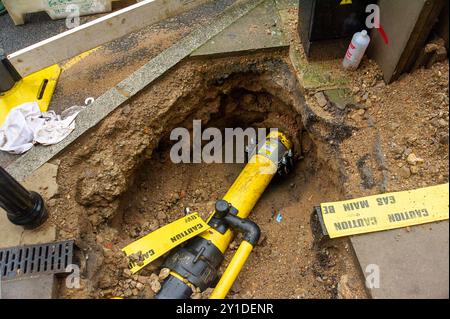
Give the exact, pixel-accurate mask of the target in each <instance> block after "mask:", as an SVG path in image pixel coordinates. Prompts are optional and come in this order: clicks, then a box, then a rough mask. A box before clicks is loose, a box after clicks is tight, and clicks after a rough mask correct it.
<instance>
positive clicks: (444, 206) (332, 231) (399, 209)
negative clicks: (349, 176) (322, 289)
mask: <svg viewBox="0 0 450 319" xmlns="http://www.w3.org/2000/svg"><path fill="white" fill-rule="evenodd" d="M448 195H449V184H448V183H447V184H444V185H438V186H432V187H427V188H421V189H416V190H410V191H404V192H397V193H388V194H382V195H375V196H369V197H364V198H359V199H353V200H348V201H343V202H334V203H324V204H321V210H322V217H323V221H324V224H325V228H326V230H327V232H328V235H329V236H330V238H336V237H343V236H351V235H357V234H363V233H370V232H377V231H383V230H389V229H396V228H403V227H408V226H413V225H419V224H425V223H430V222H436V221H441V220H447V219H448V217H449V206H448V205H449V199H448Z"/></svg>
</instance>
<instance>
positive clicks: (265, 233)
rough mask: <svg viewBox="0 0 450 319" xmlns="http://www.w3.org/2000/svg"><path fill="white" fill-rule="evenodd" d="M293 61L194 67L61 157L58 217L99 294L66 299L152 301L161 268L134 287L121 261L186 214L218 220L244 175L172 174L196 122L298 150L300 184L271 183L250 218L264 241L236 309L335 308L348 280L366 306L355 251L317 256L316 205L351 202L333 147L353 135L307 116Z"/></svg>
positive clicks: (223, 169) (252, 58) (194, 170)
mask: <svg viewBox="0 0 450 319" xmlns="http://www.w3.org/2000/svg"><path fill="white" fill-rule="evenodd" d="M285 53H286V52H284V51H282V52H281V53H280V52H275V53H269V52H263V53H254V54H248V55H246V56H236V57H217V58H211V59H210V60H208V61H205V60H202V59H193V60H189V61H185V62H183V63H182V64H181V65H179V66H178V67H176V68H174V69H172V70H170V71H169V72H168V73H167V74H166V75H165V76H164V77H163V78H162V79H160V80H159V81H158V82H156V83H154V84H153V85H151V86H150V87H148V88H147V89H145V90H144V91H143V92H141V93H140V94H139V95H137V96H136V97H135V98H133V99H132V100H131V101H130V102H129V103H127V104H125V105H123V106H122V107H121V108H120V109H119V110H117V111H116V112H114V113H113V114H112V115H111V116H109V117H108V118H106V119H105V120H104V121H103V122H102V123H101V124H100V125H99V126H98V127H96V128H95V129H94V130H92V131H91V132H90V133H89V134H88V136H85V137H83V138H82V139H80V141H79V142H78V143H76V145H75V146H73V147H72V148H70V149H69V150H68V151H67V152H66V153H65V154H62V155H61V156H60V159H61V164H60V174H59V176H58V183H59V184H60V187H61V193H63V192H64V194H67V195H66V196H64V197H61V198H60V199H59V200H58V202H57V204H56V205H55V208H54V209H53V212H52V213H53V216H54V218H55V220H56V222H57V223H62V224H63V225H66V226H65V228H64V231H63V232H62V236H64V237H76V238H79V239H78V241H77V246H79V247H81V249H82V251H83V250H84V253H85V254H86V256H87V257H88V258H86V263H85V264H84V265H82V274H83V276H84V279H85V280H86V282H89V284H87V283H86V284H85V285H84V286H83V288H82V289H79V290H78V291H70V290H68V289H64V288H63V289H62V290H61V292H60V294H61V295H62V296H63V297H86V296H90V297H98V298H108V297H117V296H121V297H127V298H153V296H154V294H155V290H158V285H160V284H157V283H156V282H154V281H155V280H156V281H158V276H155V274H156V275H158V274H159V271H160V270H161V263H162V260H163V258H160V259H158V260H157V261H155V262H154V263H152V264H150V265H149V266H147V267H146V268H144V269H143V270H142V271H141V272H140V273H139V274H138V275H136V276H131V275H129V274H128V273H127V271H126V268H127V265H128V263H127V260H126V258H124V256H123V255H122V254H121V252H120V249H121V248H123V247H125V246H126V245H127V244H129V243H131V242H133V241H135V240H136V239H138V238H140V237H142V236H144V235H146V234H148V233H150V232H152V231H154V230H156V229H158V228H159V227H162V226H164V225H166V224H167V223H170V222H172V221H174V220H176V219H178V218H181V217H182V216H184V212H185V210H186V208H189V209H190V210H191V211H195V212H198V213H199V214H200V215H201V216H202V217H203V218H204V219H206V218H208V216H209V215H210V214H211V212H212V210H213V209H214V203H215V201H217V200H219V199H221V198H222V197H223V196H224V194H225V193H226V192H227V190H228V188H229V187H230V186H231V185H232V183H233V182H234V180H235V179H236V177H237V176H238V175H239V173H240V172H241V170H242V169H243V167H244V165H245V164H243V163H240V164H227V163H211V164H208V163H204V162H202V163H196V164H192V163H174V162H173V161H172V159H171V156H170V153H171V148H172V147H173V145H174V143H175V142H174V141H172V140H171V139H170V135H171V132H172V131H173V130H174V129H176V128H185V129H187V130H188V131H189V132H190V135H191V136H192V134H193V126H194V123H195V122H194V121H201V125H202V128H203V129H207V128H216V129H218V130H219V131H220V132H222V133H224V131H225V130H226V129H227V128H231V129H236V128H242V129H243V130H245V129H247V128H254V129H258V128H267V129H269V128H276V129H278V130H280V131H281V132H283V133H284V134H286V135H287V136H288V138H289V139H290V140H291V141H292V143H293V145H294V146H293V148H294V154H295V160H296V165H295V168H294V170H293V172H291V174H289V175H288V176H286V177H284V178H277V179H275V180H273V182H272V183H271V185H269V187H268V188H267V189H266V191H265V192H264V194H263V196H262V197H261V199H260V200H259V201H258V203H257V204H256V206H255V207H254V209H253V211H252V213H251V214H250V219H252V220H253V221H255V222H256V223H257V224H258V225H259V226H260V228H261V229H262V237H261V240H260V243H259V245H258V246H257V248H256V249H255V251H254V252H253V253H252V255H251V257H250V259H249V261H248V262H247V264H246V266H245V267H244V269H243V271H242V273H241V275H240V276H239V278H238V281H237V282H236V284H235V285H234V286H233V288H232V289H231V292H230V294H229V297H230V298H337V297H338V296H339V291H338V283H339V282H340V281H341V279H342V278H343V277H344V278H347V280H350V282H351V283H352V290H354V291H355V294H358V295H359V296H365V292H364V287H363V285H362V281H361V277H360V276H361V274H360V272H359V270H358V268H357V267H356V264H355V262H354V258H353V256H352V254H351V252H350V251H349V249H348V245H349V244H348V242H347V240H346V239H340V240H336V241H334V242H333V245H329V246H323V245H318V244H317V243H315V242H314V234H313V229H312V227H311V225H310V219H311V214H312V212H313V208H314V206H315V205H317V204H319V203H320V202H323V201H331V200H338V199H340V198H342V186H341V185H342V180H341V177H340V175H339V161H338V159H337V158H334V157H333V156H332V155H330V154H333V153H332V152H330V149H329V145H330V144H329V143H328V141H329V140H330V139H331V138H333V139H335V142H336V143H339V139H342V138H345V134H336V130H335V129H336V128H335V127H333V126H332V125H329V124H327V123H324V122H321V121H320V119H318V117H317V116H315V114H314V112H313V111H312V110H310V109H309V108H308V106H307V105H306V104H305V102H304V98H303V95H302V93H301V91H300V90H299V85H298V83H297V81H296V77H295V75H294V73H293V71H292V69H291V67H290V66H289V63H287V62H286V59H285ZM280 56H281V58H280ZM223 135H225V134H223ZM69 154H70V155H69ZM62 212H64V213H62ZM67 225H69V226H70V227H69V226H67ZM239 241H240V239H239V237H237V238H236V239H235V240H234V241H233V242H232V243H231V246H230V249H229V250H228V252H227V254H226V256H225V261H224V265H226V264H227V263H228V262H229V260H230V258H231V257H232V255H233V254H234V252H235V249H236V248H237V246H238V244H239ZM83 247H84V248H83ZM222 270H223V269H221V271H222ZM155 278H156V279H155ZM209 292H210V291H203V292H201V293H200V292H196V293H194V294H193V297H195V298H199V297H200V298H207V297H208V293H209Z"/></svg>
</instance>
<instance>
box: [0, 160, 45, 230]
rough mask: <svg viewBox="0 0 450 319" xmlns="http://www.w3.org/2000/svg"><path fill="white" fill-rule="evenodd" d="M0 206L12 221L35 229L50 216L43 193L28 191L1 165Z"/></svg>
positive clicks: (26, 227)
mask: <svg viewBox="0 0 450 319" xmlns="http://www.w3.org/2000/svg"><path fill="white" fill-rule="evenodd" d="M0 207H1V208H3V209H4V210H5V211H6V214H7V216H8V219H9V220H10V221H11V223H13V224H15V225H19V226H23V227H24V228H25V229H34V228H37V227H39V226H40V225H42V224H43V223H44V222H45V221H46V220H47V218H48V212H47V209H46V207H45V203H44V200H43V199H42V197H41V195H39V194H38V193H36V192H29V191H27V190H26V189H25V188H24V187H23V186H22V185H20V184H19V183H18V182H17V181H16V180H15V179H14V178H13V177H12V176H11V175H9V174H8V173H7V172H6V171H5V170H4V169H3V168H2V167H0Z"/></svg>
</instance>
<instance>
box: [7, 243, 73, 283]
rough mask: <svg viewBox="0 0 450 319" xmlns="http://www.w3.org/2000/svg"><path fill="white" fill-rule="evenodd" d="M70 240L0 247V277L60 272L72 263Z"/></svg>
mask: <svg viewBox="0 0 450 319" xmlns="http://www.w3.org/2000/svg"><path fill="white" fill-rule="evenodd" d="M73 244H74V242H73V241H72V240H67V241H61V242H56V243H49V244H38V245H29V246H20V247H11V248H2V249H0V278H2V279H14V278H21V277H30V276H35V275H42V274H60V273H65V272H66V271H67V266H69V265H71V264H72V256H73V252H74V246H73Z"/></svg>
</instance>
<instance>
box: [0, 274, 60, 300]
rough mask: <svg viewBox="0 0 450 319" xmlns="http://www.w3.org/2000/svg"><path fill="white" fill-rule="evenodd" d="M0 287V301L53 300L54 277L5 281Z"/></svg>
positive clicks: (0, 283)
mask: <svg viewBox="0 0 450 319" xmlns="http://www.w3.org/2000/svg"><path fill="white" fill-rule="evenodd" d="M0 285H1V286H0V299H53V298H55V294H56V281H55V276H54V275H40V276H33V277H29V278H24V279H14V280H6V281H2V282H0Z"/></svg>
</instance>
